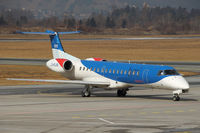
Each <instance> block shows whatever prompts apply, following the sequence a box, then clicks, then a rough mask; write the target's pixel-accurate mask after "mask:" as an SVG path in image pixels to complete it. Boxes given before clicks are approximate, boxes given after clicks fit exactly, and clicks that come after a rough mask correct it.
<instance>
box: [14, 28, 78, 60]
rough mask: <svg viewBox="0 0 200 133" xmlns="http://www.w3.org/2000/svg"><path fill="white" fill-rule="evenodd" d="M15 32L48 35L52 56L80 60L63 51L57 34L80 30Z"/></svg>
mask: <svg viewBox="0 0 200 133" xmlns="http://www.w3.org/2000/svg"><path fill="white" fill-rule="evenodd" d="M17 33H20V34H39V35H49V37H50V39H51V48H52V54H53V58H54V59H57V58H63V59H67V60H71V61H74V60H80V59H79V58H76V57H74V56H72V55H70V54H68V53H66V52H64V49H63V47H62V44H61V41H60V38H59V34H76V33H80V31H69V32H54V31H48V30H47V31H46V32H21V31H18V32H17Z"/></svg>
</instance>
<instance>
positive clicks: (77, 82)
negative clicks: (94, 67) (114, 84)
mask: <svg viewBox="0 0 200 133" xmlns="http://www.w3.org/2000/svg"><path fill="white" fill-rule="evenodd" d="M7 80H15V81H33V82H52V83H65V84H80V85H97V86H109V85H110V83H109V82H99V81H98V82H97V81H82V80H50V79H18V78H7Z"/></svg>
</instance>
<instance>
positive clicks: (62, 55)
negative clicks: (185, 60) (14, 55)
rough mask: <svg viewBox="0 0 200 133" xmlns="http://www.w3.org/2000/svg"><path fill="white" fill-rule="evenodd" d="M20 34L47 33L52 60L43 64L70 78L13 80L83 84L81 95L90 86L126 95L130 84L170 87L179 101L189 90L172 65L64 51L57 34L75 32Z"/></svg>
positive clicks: (86, 92)
mask: <svg viewBox="0 0 200 133" xmlns="http://www.w3.org/2000/svg"><path fill="white" fill-rule="evenodd" d="M21 33H22V34H43V35H49V36H50V40H51V47H52V53H53V59H51V60H49V61H48V62H47V63H46V66H47V67H48V68H49V69H51V70H52V71H55V72H58V73H60V74H62V75H63V76H64V77H66V78H68V79H70V80H45V79H14V78H10V79H9V80H20V81H39V82H56V83H66V84H81V85H85V87H84V89H83V90H82V96H83V97H89V96H90V95H91V90H92V89H93V88H104V89H114V90H117V95H118V96H119V97H122V96H126V94H127V91H128V90H129V88H130V87H136V86H141V87H148V88H158V89H170V90H173V100H174V101H179V100H180V97H179V95H180V94H181V93H186V92H188V90H189V84H188V82H187V81H186V80H185V79H184V78H183V77H182V76H181V75H180V74H179V73H178V72H177V71H176V70H175V69H174V68H173V67H170V66H164V65H148V64H134V63H120V62H110V61H106V60H104V59H101V58H88V59H85V60H82V59H79V58H77V57H75V56H72V55H70V54H68V53H66V52H65V51H64V49H63V47H62V44H61V41H60V38H59V34H73V33H79V32H78V31H75V32H54V31H46V32H21Z"/></svg>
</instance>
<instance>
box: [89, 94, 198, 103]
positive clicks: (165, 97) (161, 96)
mask: <svg viewBox="0 0 200 133" xmlns="http://www.w3.org/2000/svg"><path fill="white" fill-rule="evenodd" d="M92 96H95V97H117V95H116V94H114V93H92ZM120 98H124V99H125V98H137V99H151V100H172V95H169V94H158V95H132V96H131V95H127V96H125V97H120ZM180 98H181V101H198V100H197V99H193V98H185V97H184V96H180Z"/></svg>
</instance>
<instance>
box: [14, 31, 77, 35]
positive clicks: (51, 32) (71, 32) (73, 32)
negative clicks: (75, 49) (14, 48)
mask: <svg viewBox="0 0 200 133" xmlns="http://www.w3.org/2000/svg"><path fill="white" fill-rule="evenodd" d="M16 33H18V34H39V35H53V34H56V33H57V34H77V33H80V31H66V32H54V31H49V30H47V31H46V32H23V31H17V32H16Z"/></svg>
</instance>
